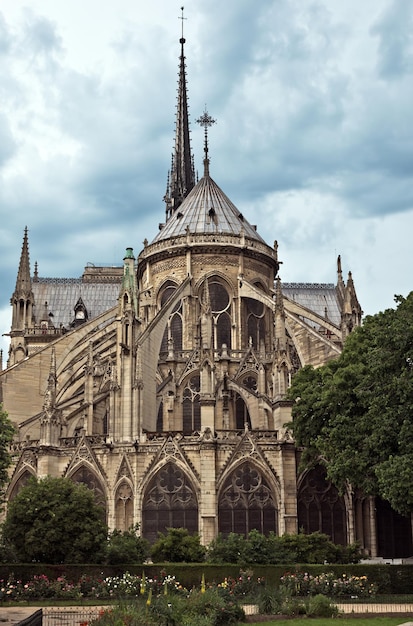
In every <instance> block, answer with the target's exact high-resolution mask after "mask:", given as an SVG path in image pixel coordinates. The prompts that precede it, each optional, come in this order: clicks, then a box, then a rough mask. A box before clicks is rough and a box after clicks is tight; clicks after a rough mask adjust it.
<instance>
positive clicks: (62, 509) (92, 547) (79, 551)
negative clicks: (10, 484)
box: [3, 476, 107, 563]
mask: <svg viewBox="0 0 413 626" xmlns="http://www.w3.org/2000/svg"><path fill="white" fill-rule="evenodd" d="M106 539H107V527H106V525H105V523H104V522H103V520H102V508H101V507H100V506H98V505H97V504H96V502H95V499H94V494H93V492H92V491H91V490H90V489H88V488H87V487H86V486H85V485H83V484H79V483H74V482H72V481H70V480H69V479H67V478H52V477H50V476H49V477H47V478H43V479H40V480H39V479H37V478H31V479H30V480H29V482H28V483H27V485H26V486H25V487H23V488H22V489H21V491H20V492H19V493H18V494H17V496H16V497H15V498H14V499H13V500H12V501H11V502H10V503H9V506H8V510H7V516H6V520H5V522H4V525H3V541H4V542H5V543H8V544H9V545H10V546H11V547H12V548H13V549H14V552H15V554H16V556H17V559H18V560H19V561H21V562H30V561H38V562H41V563H99V562H101V561H102V559H103V557H104V552H105V547H106Z"/></svg>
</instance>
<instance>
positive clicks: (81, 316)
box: [70, 298, 88, 328]
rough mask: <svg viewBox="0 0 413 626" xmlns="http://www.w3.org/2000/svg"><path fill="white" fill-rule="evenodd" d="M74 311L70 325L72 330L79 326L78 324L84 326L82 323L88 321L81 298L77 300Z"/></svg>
mask: <svg viewBox="0 0 413 626" xmlns="http://www.w3.org/2000/svg"><path fill="white" fill-rule="evenodd" d="M74 311H75V317H74V320H73V321H72V323H71V324H70V326H71V327H72V328H74V327H75V326H79V325H80V324H84V322H87V320H88V313H87V309H86V306H85V303H84V302H83V300H82V298H79V300H78V301H77V302H76V304H75V307H74Z"/></svg>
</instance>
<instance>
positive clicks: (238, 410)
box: [234, 393, 252, 430]
mask: <svg viewBox="0 0 413 626" xmlns="http://www.w3.org/2000/svg"><path fill="white" fill-rule="evenodd" d="M234 415H235V428H236V429H237V430H243V429H244V428H245V424H247V426H248V428H249V430H251V428H252V426H251V417H250V414H249V411H248V407H247V405H246V404H245V401H244V399H243V398H242V397H241V396H240V395H239V393H236V394H235V397H234Z"/></svg>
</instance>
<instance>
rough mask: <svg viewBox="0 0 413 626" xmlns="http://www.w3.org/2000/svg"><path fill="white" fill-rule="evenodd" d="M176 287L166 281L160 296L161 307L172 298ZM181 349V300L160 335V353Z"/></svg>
mask: <svg viewBox="0 0 413 626" xmlns="http://www.w3.org/2000/svg"><path fill="white" fill-rule="evenodd" d="M176 289H177V287H176V285H175V284H174V283H172V282H170V281H168V283H167V284H166V286H165V287H164V290H163V291H162V295H161V298H160V306H161V308H162V307H163V306H164V305H165V304H166V303H167V302H168V300H170V298H172V296H173V295H174V293H175V291H176ZM171 348H172V349H173V350H177V351H181V350H182V301H180V302H177V304H176V305H175V307H174V309H173V311H172V313H171V315H170V316H169V319H168V324H167V327H166V328H165V332H164V334H163V337H162V343H161V350H160V351H161V353H168V351H169V350H170V349H171Z"/></svg>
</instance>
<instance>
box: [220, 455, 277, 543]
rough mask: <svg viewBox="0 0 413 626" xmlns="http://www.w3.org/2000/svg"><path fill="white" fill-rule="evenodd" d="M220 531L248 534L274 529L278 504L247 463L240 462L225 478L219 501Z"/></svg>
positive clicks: (255, 470)
mask: <svg viewBox="0 0 413 626" xmlns="http://www.w3.org/2000/svg"><path fill="white" fill-rule="evenodd" d="M218 527H219V532H220V533H222V534H223V535H228V534H229V533H231V532H234V533H238V534H242V535H245V536H246V535H248V533H249V531H250V530H253V529H256V530H258V531H259V532H260V533H263V534H265V535H267V534H268V533H269V532H271V531H273V532H277V506H276V502H275V499H274V497H273V494H272V490H271V488H270V486H269V484H268V482H267V481H266V480H265V478H264V477H263V476H262V474H261V473H260V472H259V470H258V469H257V468H256V467H255V466H254V465H253V464H252V463H250V462H246V463H243V464H242V465H241V466H239V467H238V468H237V469H235V470H234V471H233V472H232V474H231V475H230V476H229V477H228V479H227V480H226V482H225V484H224V487H223V489H222V491H221V495H220V497H219V503H218Z"/></svg>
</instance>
